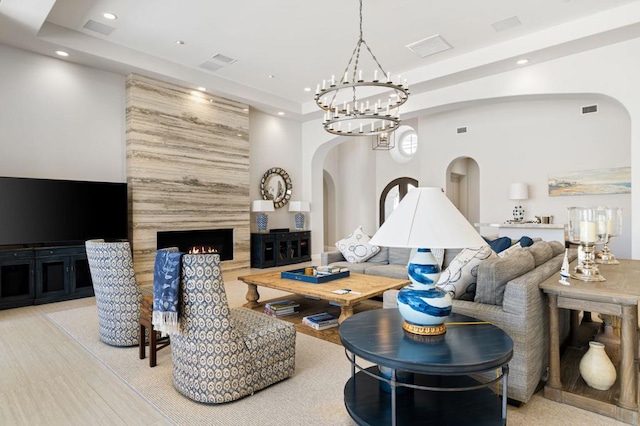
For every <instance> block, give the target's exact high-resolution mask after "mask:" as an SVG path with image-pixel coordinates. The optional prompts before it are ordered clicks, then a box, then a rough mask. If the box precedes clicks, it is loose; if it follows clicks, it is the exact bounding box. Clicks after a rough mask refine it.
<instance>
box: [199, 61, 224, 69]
mask: <svg viewBox="0 0 640 426" xmlns="http://www.w3.org/2000/svg"><path fill="white" fill-rule="evenodd" d="M223 66H224V65H221V64H217V63H213V62H211V61H207V62H203V63H202V64H200V67H201V68H206V69H208V70H209V71H217V70H219V69H220V68H222V67H223Z"/></svg>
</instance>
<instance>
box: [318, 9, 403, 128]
mask: <svg viewBox="0 0 640 426" xmlns="http://www.w3.org/2000/svg"><path fill="white" fill-rule="evenodd" d="M363 45H364V46H365V47H366V50H367V52H369V54H370V55H371V57H372V58H373V61H374V62H375V64H376V65H377V67H378V68H377V69H374V70H373V75H372V77H373V78H372V79H371V80H365V79H364V76H363V70H362V69H359V68H358V64H359V62H360V50H361V48H362V46H363ZM391 77H392V76H391V73H389V72H386V71H385V70H384V69H383V68H382V65H380V62H378V59H376V56H375V55H374V54H373V52H372V51H371V48H370V47H369V45H368V44H367V42H366V41H364V38H363V37H362V0H360V38H359V39H358V42H357V43H356V47H355V49H354V50H353V53H352V54H351V58H350V59H349V62H348V63H347V67H346V68H345V71H344V73H343V74H342V77H341V79H340V80H336V78H335V76H332V77H331V79H330V80H323V81H322V84H318V86H317V88H316V95H315V101H316V104H317V105H318V107H320V108H321V109H323V110H324V111H325V114H324V120H323V122H322V125H323V127H324V129H325V130H326V131H327V132H329V133H333V134H334V135H341V136H370V135H379V134H382V133H391V132H393V131H394V130H396V129H397V128H398V127H399V126H400V124H401V121H400V106H401V105H402V104H404V103H405V102H406V101H407V99H408V98H409V87H408V85H407V80H406V79H404V80H402V79H401V77H400V76H399V75H398V76H397V77H395V78H396V82H395V83H394V82H393V80H392V79H391ZM389 90H390V91H391V94H390V95H389V98H388V99H387V100H386V102H385V101H383V100H382V99H377V100H372V99H370V98H371V97H372V95H375V94H376V93H379V92H380V91H384V93H388V91H389Z"/></svg>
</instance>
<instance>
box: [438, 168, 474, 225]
mask: <svg viewBox="0 0 640 426" xmlns="http://www.w3.org/2000/svg"><path fill="white" fill-rule="evenodd" d="M446 182H447V187H446V188H445V193H446V194H447V197H449V199H450V200H451V202H452V203H453V204H454V205H455V206H456V207H457V208H458V210H460V213H462V215H463V216H464V217H466V218H467V220H468V221H469V222H470V223H477V222H479V221H480V168H479V167H478V163H477V162H476V161H475V160H474V159H473V158H470V157H460V158H456V159H455V160H453V161H452V162H451V163H450V164H449V167H447V180H446Z"/></svg>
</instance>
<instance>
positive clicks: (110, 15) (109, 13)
mask: <svg viewBox="0 0 640 426" xmlns="http://www.w3.org/2000/svg"><path fill="white" fill-rule="evenodd" d="M102 16H104V17H105V19H109V20H111V21H113V20H114V19H118V17H117V16H116V15H115V14H114V13H111V12H105V13H103V14H102Z"/></svg>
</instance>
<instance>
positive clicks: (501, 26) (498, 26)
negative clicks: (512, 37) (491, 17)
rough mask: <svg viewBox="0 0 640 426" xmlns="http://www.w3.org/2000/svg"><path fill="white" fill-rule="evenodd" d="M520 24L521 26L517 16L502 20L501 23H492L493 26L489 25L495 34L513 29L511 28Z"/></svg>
mask: <svg viewBox="0 0 640 426" xmlns="http://www.w3.org/2000/svg"><path fill="white" fill-rule="evenodd" d="M520 24H521V23H520V19H518V17H517V16H512V17H511V18H507V19H503V20H502V21H498V22H494V23H493V24H491V26H492V27H493V29H494V30H495V31H496V32H500V31H504V30H508V29H510V28H513V27H517V26H518V25H520Z"/></svg>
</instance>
